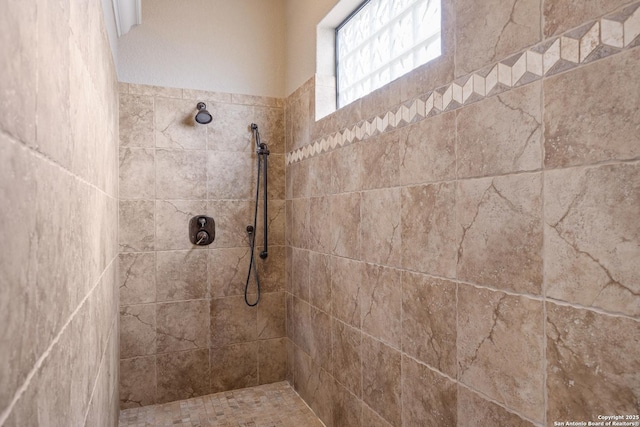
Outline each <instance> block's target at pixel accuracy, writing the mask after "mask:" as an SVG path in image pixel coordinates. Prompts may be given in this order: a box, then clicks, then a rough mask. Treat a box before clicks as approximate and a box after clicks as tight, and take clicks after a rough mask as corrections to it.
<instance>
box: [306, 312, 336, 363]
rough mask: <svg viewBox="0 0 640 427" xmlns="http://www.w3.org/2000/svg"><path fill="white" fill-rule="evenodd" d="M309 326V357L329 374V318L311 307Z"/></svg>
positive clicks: (330, 353)
mask: <svg viewBox="0 0 640 427" xmlns="http://www.w3.org/2000/svg"><path fill="white" fill-rule="evenodd" d="M309 324H310V327H311V336H310V340H309V355H310V356H311V358H312V359H313V361H314V362H315V363H316V364H317V365H319V366H320V367H322V368H323V369H325V370H326V371H328V372H331V371H332V365H331V361H332V359H331V357H332V350H331V316H330V315H328V314H327V313H325V312H322V311H320V310H318V309H317V308H315V307H313V306H311V307H309Z"/></svg>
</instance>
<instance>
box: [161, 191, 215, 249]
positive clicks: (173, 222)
mask: <svg viewBox="0 0 640 427" xmlns="http://www.w3.org/2000/svg"><path fill="white" fill-rule="evenodd" d="M206 213H207V203H206V202H204V201H202V202H199V201H182V200H170V201H169V200H166V201H163V200H157V201H156V202H155V220H156V224H155V227H156V231H155V249H156V250H174V249H202V247H200V246H194V245H193V244H192V243H191V241H190V240H189V220H190V219H191V218H192V217H194V216H196V215H204V214H206ZM214 220H216V218H215V217H214ZM219 229H220V227H218V221H217V220H216V241H218V240H220V239H219V237H220V236H219V234H220V233H219ZM152 249H153V248H152Z"/></svg>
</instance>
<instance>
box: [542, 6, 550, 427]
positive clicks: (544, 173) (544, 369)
mask: <svg viewBox="0 0 640 427" xmlns="http://www.w3.org/2000/svg"><path fill="white" fill-rule="evenodd" d="M543 19H544V16H543ZM542 28H544V27H542ZM540 112H541V115H542V117H541V119H542V120H541V123H540V126H541V128H542V136H541V138H540V140H541V144H540V150H541V151H542V153H541V156H540V163H541V166H542V168H543V171H542V177H541V178H542V188H541V190H540V191H541V194H540V198H541V202H542V203H541V205H542V212H541V213H540V217H541V221H542V245H541V246H540V251H541V254H543V256H542V260H541V261H542V265H541V268H542V298H543V299H542V409H543V414H542V421H543V423H544V425H545V426H546V425H548V424H547V421H548V420H547V413H548V409H549V408H548V402H549V399H548V391H547V369H548V363H549V362H548V360H547V300H548V298H547V274H546V259H547V257H545V256H544V254H546V253H547V252H546V244H545V242H546V239H545V235H546V231H545V230H546V228H547V227H546V224H547V222H546V218H545V212H546V198H545V183H546V177H547V171H546V170H544V159H545V155H546V152H545V131H546V126H545V120H544V114H545V98H544V82H543V83H542V84H541V85H540Z"/></svg>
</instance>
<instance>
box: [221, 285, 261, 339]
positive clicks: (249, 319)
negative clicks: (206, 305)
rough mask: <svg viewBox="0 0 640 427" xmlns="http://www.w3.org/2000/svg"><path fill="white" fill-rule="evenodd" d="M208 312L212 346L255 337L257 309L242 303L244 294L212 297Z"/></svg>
mask: <svg viewBox="0 0 640 427" xmlns="http://www.w3.org/2000/svg"><path fill="white" fill-rule="evenodd" d="M210 313H211V345H212V346H213V347H222V346H225V345H228V344H235V343H239V342H246V341H253V340H255V339H256V338H257V333H258V331H257V316H258V310H257V309H256V308H255V307H248V306H247V305H246V304H245V303H244V296H234V297H227V298H216V299H212V300H211V309H210Z"/></svg>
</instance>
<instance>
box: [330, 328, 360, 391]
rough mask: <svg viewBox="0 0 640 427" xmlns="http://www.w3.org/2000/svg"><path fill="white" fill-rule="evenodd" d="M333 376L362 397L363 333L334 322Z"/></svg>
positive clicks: (332, 336)
mask: <svg viewBox="0 0 640 427" xmlns="http://www.w3.org/2000/svg"><path fill="white" fill-rule="evenodd" d="M331 339H332V346H331V347H332V349H331V353H332V355H333V356H332V357H333V375H334V376H335V378H336V379H337V380H338V381H340V383H341V384H343V385H344V386H345V387H346V388H347V389H349V391H350V392H351V393H353V394H355V395H356V396H358V397H361V396H362V333H361V332H360V330H359V329H355V328H352V327H350V326H348V325H345V324H344V323H342V322H340V321H337V320H334V321H333V326H332V332H331Z"/></svg>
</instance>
